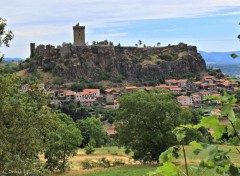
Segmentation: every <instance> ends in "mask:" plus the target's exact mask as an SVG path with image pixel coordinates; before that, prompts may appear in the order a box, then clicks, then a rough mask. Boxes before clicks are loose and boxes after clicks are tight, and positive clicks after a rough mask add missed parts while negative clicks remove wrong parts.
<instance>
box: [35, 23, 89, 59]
mask: <svg viewBox="0 0 240 176" xmlns="http://www.w3.org/2000/svg"><path fill="white" fill-rule="evenodd" d="M73 45H74V46H86V43H85V26H79V23H78V24H76V25H75V26H73ZM49 47H50V48H54V46H51V45H46V48H45V46H44V45H39V46H37V48H36V45H35V43H30V57H31V58H32V57H34V56H35V54H36V49H37V50H40V51H43V50H45V49H46V50H49V49H50V48H49Z"/></svg>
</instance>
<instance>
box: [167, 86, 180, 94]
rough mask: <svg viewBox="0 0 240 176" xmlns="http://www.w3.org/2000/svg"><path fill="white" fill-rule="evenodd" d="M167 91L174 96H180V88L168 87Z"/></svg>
mask: <svg viewBox="0 0 240 176" xmlns="http://www.w3.org/2000/svg"><path fill="white" fill-rule="evenodd" d="M168 89H169V90H170V91H171V92H173V93H174V94H178V95H179V94H181V92H182V88H180V87H175V86H169V87H168Z"/></svg>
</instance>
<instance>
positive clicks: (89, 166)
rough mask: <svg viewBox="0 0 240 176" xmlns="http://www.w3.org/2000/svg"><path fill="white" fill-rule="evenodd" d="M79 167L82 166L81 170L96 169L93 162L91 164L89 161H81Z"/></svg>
mask: <svg viewBox="0 0 240 176" xmlns="http://www.w3.org/2000/svg"><path fill="white" fill-rule="evenodd" d="M81 165H82V167H83V169H92V168H94V167H96V164H95V162H93V161H91V160H89V159H86V160H84V161H82V162H81Z"/></svg>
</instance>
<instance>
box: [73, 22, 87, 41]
mask: <svg viewBox="0 0 240 176" xmlns="http://www.w3.org/2000/svg"><path fill="white" fill-rule="evenodd" d="M73 40H74V42H73V45H74V46H85V26H79V23H78V24H76V26H73Z"/></svg>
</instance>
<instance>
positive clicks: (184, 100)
mask: <svg viewBox="0 0 240 176" xmlns="http://www.w3.org/2000/svg"><path fill="white" fill-rule="evenodd" d="M177 101H178V103H180V104H181V105H182V106H189V105H192V104H193V102H192V98H191V97H189V96H184V95H181V96H179V97H177Z"/></svg>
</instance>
